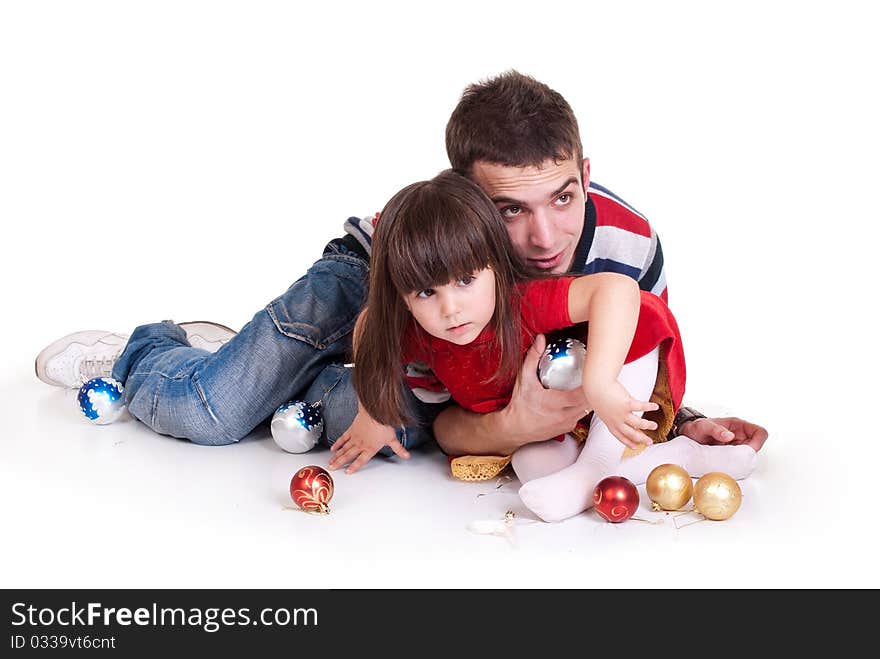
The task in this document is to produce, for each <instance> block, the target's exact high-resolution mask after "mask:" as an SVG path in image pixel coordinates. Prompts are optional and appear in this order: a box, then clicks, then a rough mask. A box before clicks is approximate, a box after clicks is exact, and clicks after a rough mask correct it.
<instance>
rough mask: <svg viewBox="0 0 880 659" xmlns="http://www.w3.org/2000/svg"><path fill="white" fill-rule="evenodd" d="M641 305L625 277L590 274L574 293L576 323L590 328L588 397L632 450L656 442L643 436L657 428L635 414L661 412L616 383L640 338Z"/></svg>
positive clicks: (571, 312)
mask: <svg viewBox="0 0 880 659" xmlns="http://www.w3.org/2000/svg"><path fill="white" fill-rule="evenodd" d="M640 306H641V294H640V292H639V285H638V283H637V282H636V281H635V280H634V279H632V278H630V277H627V276H626V275H620V274H616V273H611V272H605V273H598V274H594V275H586V276H584V277H578V278H577V279H575V280H574V281H573V282H572V283H571V287H570V288H569V293H568V313H569V316H571V320H572V322H573V323H580V322H584V321H589V323H590V327H589V333H588V335H587V354H586V357H585V358H584V370H583V390H584V394H585V395H586V397H587V401H588V402H589V405H590V406H591V407H592V408H593V409H594V411H595V412H596V414H598V415H599V418H600V419H602V421H604V422H605V425H606V426H607V427H608V429H609V430H610V431H611V432H612V434H613V435H614V436H615V437H616V438H617V439H618V440H620V441H621V442H622V443H624V444H626V445H627V446H629V447H630V448H637V447H638V446H639V445H641V444H650V443H651V438H650V437H648V436H647V435H646V434H644V433H643V432H641V431H642V430H648V429H653V428H654V427H655V426H656V424H654V423H653V422H651V421H646V420H644V419H642V418H640V417H638V416H636V415H635V414H633V412H647V411H649V410H654V409H657V405H656V403H649V402H642V401H637V400H635V399H634V398H632V397H631V396H630V395H629V393H628V392H627V391H626V389H624V387H623V385H621V384H620V383H619V382H618V381H617V378H618V376H619V375H620V369H621V368H622V367H623V364H624V362H625V361H626V356H627V353H628V352H629V348H630V345H631V344H632V340H633V336H634V335H635V331H636V326H637V325H638V320H639V308H640Z"/></svg>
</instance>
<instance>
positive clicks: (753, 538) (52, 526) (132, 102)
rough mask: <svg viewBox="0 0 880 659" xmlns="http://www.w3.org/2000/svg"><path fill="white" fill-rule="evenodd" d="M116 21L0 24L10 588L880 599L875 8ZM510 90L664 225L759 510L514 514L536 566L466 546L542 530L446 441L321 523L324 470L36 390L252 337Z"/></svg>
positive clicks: (712, 385)
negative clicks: (59, 349)
mask: <svg viewBox="0 0 880 659" xmlns="http://www.w3.org/2000/svg"><path fill="white" fill-rule="evenodd" d="M123 4H124V3H113V5H112V6H113V10H112V11H111V10H109V9H108V6H109V5H108V3H94V2H93V3H76V4H75V5H74V4H73V3H64V2H55V3H52V8H51V17H52V20H47V16H48V15H50V14H48V13H47V10H46V7H45V6H44V5H45V3H40V4H36V3H0V57H2V58H3V59H4V61H10V62H13V61H14V62H15V63H16V64H15V66H10V67H5V68H4V69H3V70H2V71H0V87H2V89H3V90H4V92H5V96H4V99H5V98H8V99H10V101H9V102H4V103H3V104H0V144H2V145H3V148H2V150H0V180H2V182H3V184H2V185H0V218H2V220H3V226H4V228H5V233H4V238H3V239H4V243H3V246H4V247H5V248H6V249H5V250H4V253H3V258H2V259H0V281H2V282H3V290H2V293H3V295H2V304H3V322H2V323H0V538H2V540H0V587H26V588H39V587H52V586H56V587H64V586H70V587H77V586H82V587H136V586H140V587H164V586H169V587H198V586H206V587H223V586H228V587H239V586H241V587H244V586H252V587H266V588H269V587H315V588H337V587H344V586H352V587H391V586H400V587H423V586H437V587H460V586H475V587H482V586H526V587H541V586H545V587H566V586H583V587H590V586H609V587H610V586H624V587H635V586H646V587H659V586H672V587H701V586H707V587H710V586H729V587H743V586H754V587H760V586H766V587H783V586H792V587H799V586H819V587H824V586H828V587H831V586H835V587H853V586H865V587H873V588H877V587H880V570H878V563H880V561H878V556H880V540H878V538H880V533H878V523H877V521H876V519H875V517H876V516H875V514H874V510H875V508H876V501H877V487H876V483H877V480H878V478H877V477H878V472H880V459H878V458H880V432H878V430H877V423H876V421H875V419H874V416H873V413H872V412H871V410H872V409H876V408H877V400H876V399H877V392H878V386H877V375H876V374H877V373H878V372H880V359H878V353H877V350H876V348H875V347H874V346H875V345H876V334H877V329H876V328H877V324H876V321H875V320H874V316H875V315H876V311H875V307H876V302H873V303H872V302H871V300H875V301H876V298H877V286H876V281H877V277H876V270H877V266H876V263H877V255H876V245H877V244H878V243H880V230H878V222H877V221H876V215H877V211H876V208H877V200H876V194H875V191H876V189H877V180H878V173H877V158H876V155H875V154H876V153H878V152H880V132H878V125H880V124H878V122H877V117H878V116H880V105H878V99H880V96H878V94H876V92H875V91H873V90H874V87H873V86H872V85H870V84H865V81H866V80H872V79H875V78H876V72H875V70H874V68H875V67H873V66H872V65H871V64H870V63H871V62H876V61H877V60H878V52H877V51H878V47H877V44H878V40H877V39H876V35H875V34H874V32H875V30H874V25H875V22H874V21H871V20H868V14H867V12H866V11H865V10H864V9H863V8H862V7H861V6H860V5H859V4H857V3H839V4H841V5H842V6H837V5H836V6H835V11H834V12H833V13H830V12H828V11H825V10H824V8H822V7H821V6H820V5H817V6H816V7H809V6H806V7H799V10H798V13H797V16H796V17H793V14H792V12H791V11H790V10H789V9H788V8H787V7H786V6H785V5H783V4H778V3H761V4H760V6H758V5H757V4H756V5H755V6H754V7H751V6H744V5H748V4H749V3H739V4H737V6H736V11H732V10H727V9H724V8H721V9H706V10H703V9H700V10H699V11H695V8H694V7H692V6H690V3H680V4H681V6H678V7H671V6H669V5H670V3H663V4H662V5H661V4H660V3H648V2H645V3H637V4H638V6H637V7H634V6H633V3H626V4H625V5H624V4H619V5H618V4H614V3H584V2H580V3H563V4H565V5H566V7H565V16H566V21H565V22H566V25H571V26H575V29H574V31H573V34H576V35H582V34H585V33H589V38H586V39H585V38H581V37H580V36H576V37H575V38H563V39H560V38H559V37H558V35H557V31H555V30H540V29H539V30H533V31H532V32H533V34H531V33H530V34H529V35H528V39H529V47H528V48H518V47H516V45H514V44H516V42H514V41H511V45H510V46H509V47H503V46H504V45H506V44H502V47H499V42H498V40H497V39H486V26H491V30H492V33H493V34H520V33H521V32H522V24H523V16H524V15H525V14H523V12H522V11H519V10H515V11H511V6H513V5H516V4H517V3H510V2H482V3H469V5H468V13H467V20H462V13H461V12H460V11H455V10H454V8H453V9H452V10H451V11H433V12H432V13H431V15H430V20H431V25H432V27H433V28H434V29H432V30H430V31H425V30H424V29H423V24H424V23H425V16H422V15H419V14H417V13H416V14H414V13H413V12H403V13H401V12H399V11H397V9H396V7H394V6H392V3H383V2H382V1H381V0H379V1H378V2H372V3H370V4H369V5H365V4H364V3H350V4H351V5H352V6H351V7H350V8H348V9H346V10H345V11H343V12H340V10H339V6H338V3H333V4H332V5H329V4H328V5H327V6H326V7H325V6H324V5H319V4H317V3H313V6H310V7H307V8H304V7H303V6H302V3H300V4H296V5H294V4H293V3H276V4H273V3H261V4H265V5H266V6H265V7H262V8H260V9H252V8H251V7H250V5H249V6H248V10H247V11H244V10H242V9H241V7H239V6H237V5H234V4H232V3H229V5H228V6H226V5H224V6H223V7H219V6H217V4H218V3H203V2H194V1H178V2H174V3H154V4H156V8H155V11H151V12H150V13H149V15H147V14H146V13H145V12H143V11H141V10H140V9H138V8H136V6H135V5H134V4H133V3H130V6H122V5H123ZM453 4H454V3H453ZM525 4H526V5H528V7H527V9H528V10H529V12H531V13H528V16H529V18H531V19H532V21H531V22H532V23H534V24H535V25H543V22H542V21H546V16H543V15H542V12H543V13H544V14H546V13H547V12H546V11H545V10H544V9H543V8H542V7H541V6H540V4H539V3H525ZM672 4H675V3H672ZM704 4H705V3H704ZM777 4H778V6H776V5H777ZM848 4H851V5H852V6H847V5H848ZM618 6H619V7H620V8H619V9H618ZM700 7H702V5H700ZM206 10H207V11H206ZM340 15H345V16H346V17H347V18H348V19H349V20H344V21H341V20H339V16H340ZM206 16H209V17H210V28H211V29H205V25H206V24H205V17H206ZM554 18H555V16H554ZM597 25H598V26H602V28H601V29H588V30H587V31H586V32H585V31H584V30H583V29H581V26H586V27H587V28H590V26H597ZM695 25H698V26H699V29H694V26H695ZM793 26H794V28H796V29H793ZM450 34H455V35H456V39H457V42H460V43H467V44H468V47H467V48H464V49H457V52H452V51H451V50H450V45H449V35H450ZM291 35H295V38H291ZM157 43H158V44H161V48H156V47H155V46H156V44H157ZM743 44H748V48H743ZM819 46H821V47H819ZM453 50H454V49H453ZM401 53H406V56H405V57H401ZM695 54H697V56H695ZM511 67H515V68H517V69H518V70H520V71H522V72H524V73H527V74H530V75H533V76H535V77H536V78H538V79H539V80H543V81H544V82H546V83H548V84H550V85H551V86H552V87H553V88H554V89H557V90H558V91H559V92H560V93H562V94H563V95H564V96H565V97H566V99H567V100H568V101H569V103H570V104H571V106H572V108H573V109H574V111H575V113H576V115H577V116H578V120H579V122H580V130H581V134H582V139H583V143H584V148H585V153H586V154H587V155H589V157H590V159H591V172H592V178H593V180H594V181H596V182H598V183H600V184H602V185H605V186H608V187H609V188H610V189H612V190H613V191H614V192H615V193H616V194H619V195H621V196H622V197H623V198H624V199H626V200H627V201H628V202H630V203H632V204H634V206H635V207H636V208H638V209H639V211H640V212H643V213H645V214H646V215H647V217H648V218H650V220H651V223H652V226H653V227H654V228H655V229H656V230H657V231H658V234H659V235H660V236H661V240H662V244H663V252H664V255H665V258H666V264H667V277H668V282H669V286H670V304H671V307H672V309H673V311H674V312H675V314H676V317H677V319H678V323H679V326H680V328H681V330H682V336H683V339H684V345H685V351H686V353H687V360H688V391H687V394H686V396H685V401H686V402H687V403H688V404H691V405H695V406H697V407H700V408H701V409H703V410H704V411H707V412H713V411H714V412H716V413H717V412H725V411H727V410H729V411H730V412H731V413H736V414H738V415H740V416H743V417H745V418H748V419H751V420H754V421H756V422H760V423H763V424H764V425H766V427H767V428H768V429H769V430H770V433H771V437H770V440H769V441H768V443H767V445H766V446H765V448H764V450H763V451H762V452H761V453H760V455H759V462H758V467H757V470H756V472H755V473H754V474H753V475H752V476H751V477H750V478H748V479H747V480H745V481H743V482H742V484H741V485H742V488H743V491H744V500H743V503H742V507H741V509H740V510H739V512H737V513H736V515H735V516H734V517H732V518H731V519H729V520H727V521H724V522H718V523H710V522H700V523H696V524H693V525H691V526H687V527H685V528H682V529H676V528H675V527H674V526H672V525H671V523H669V521H668V519H667V518H666V517H665V516H661V517H662V518H664V519H665V521H666V522H667V523H665V524H663V525H656V526H652V525H648V524H645V523H640V522H635V521H631V522H626V523H624V524H620V525H611V524H607V523H605V522H602V521H600V520H599V518H598V517H597V516H596V515H595V514H594V513H589V514H584V515H581V516H578V517H577V518H575V519H571V520H569V521H567V522H564V523H561V524H557V525H548V524H542V523H532V524H521V525H520V526H518V527H517V531H516V535H517V544H516V546H515V547H514V546H511V545H510V544H509V543H508V542H507V540H505V539H504V538H500V537H486V536H478V535H475V534H473V533H471V532H469V531H468V530H467V525H468V523H469V522H472V521H474V520H478V519H486V518H492V517H495V518H500V517H501V516H502V515H503V513H504V511H505V510H507V509H513V510H515V511H516V513H517V514H518V516H519V519H520V520H522V521H525V520H526V518H527V516H526V515H525V514H524V512H523V510H522V509H521V507H520V506H519V505H518V500H517V495H516V483H515V482H512V483H507V484H505V485H504V486H503V487H502V488H500V489H499V490H495V489H493V487H492V485H491V484H488V485H487V484H473V483H462V482H457V481H454V480H452V479H451V478H450V477H449V475H448V473H447V465H446V463H445V461H444V458H443V456H442V455H441V454H439V453H438V452H430V453H424V454H418V455H416V456H414V457H413V459H412V460H411V461H410V462H409V463H398V462H393V461H379V460H377V461H375V462H374V463H371V464H370V465H369V467H368V468H367V469H364V470H363V471H362V472H359V473H357V474H355V475H353V476H345V475H344V474H338V475H337V476H336V494H335V496H334V498H333V500H332V502H331V505H332V513H331V514H330V515H329V516H328V517H318V516H311V515H307V514H305V513H301V512H298V511H296V510H290V508H292V506H293V504H292V502H291V501H290V500H289V496H288V493H287V489H288V482H289V480H290V478H291V476H292V475H293V473H294V472H295V471H296V469H297V468H298V467H299V466H301V465H304V464H308V463H317V464H326V461H327V455H328V454H327V453H321V452H316V453H314V454H309V455H305V456H295V455H289V454H286V453H283V452H282V451H281V450H280V449H278V448H276V446H275V444H274V443H273V442H272V440H271V439H270V438H269V437H268V435H267V434H265V433H264V434H263V436H261V437H253V438H250V439H248V440H246V441H244V442H242V443H241V444H239V445H236V446H231V447H225V448H201V447H198V446H193V445H190V444H188V443H186V442H183V441H177V440H173V439H168V438H165V437H160V436H157V435H154V434H153V433H151V432H149V431H147V430H146V429H145V428H144V427H142V426H141V425H139V424H138V423H137V422H134V421H128V422H119V423H117V424H115V425H112V426H108V427H99V426H92V425H90V424H89V423H88V422H87V421H86V420H85V419H84V418H82V417H81V416H80V414H79V412H78V409H77V405H76V402H75V392H73V391H69V392H65V391H60V390H53V389H51V388H49V387H47V386H45V385H43V384H42V383H40V382H39V381H37V380H36V378H35V377H34V375H33V358H34V355H36V353H37V352H38V351H39V350H40V349H41V348H42V347H44V346H45V345H47V344H48V343H50V342H51V341H53V340H55V339H57V338H59V337H60V336H63V335H64V334H66V333H68V332H72V331H75V330H81V329H108V330H116V331H123V332H129V331H131V330H132V329H133V328H134V327H135V326H137V325H139V324H142V323H147V322H155V321H157V320H160V319H163V318H173V319H175V320H178V321H186V320H200V319H209V320H216V321H219V322H222V323H224V324H227V325H229V326H231V327H235V328H238V327H241V326H242V325H243V324H244V323H245V322H246V321H247V320H249V319H250V317H251V315H252V314H253V313H254V312H255V311H257V310H258V309H260V308H261V307H262V306H263V305H265V304H266V303H267V302H269V301H270V300H271V299H272V298H273V297H274V296H276V295H279V294H280V293H282V292H283V291H284V290H285V288H286V287H287V286H288V285H289V284H290V283H291V282H292V281H293V280H294V279H295V278H296V277H299V276H300V275H301V274H302V273H304V272H305V270H306V268H307V267H308V266H309V265H310V264H311V263H312V262H313V261H314V259H315V258H317V257H318V255H319V254H320V252H321V249H322V248H323V246H324V244H325V243H326V241H327V240H329V239H330V238H333V237H336V236H338V235H340V234H339V232H340V228H341V225H342V222H343V220H344V218H346V217H348V216H349V215H352V214H359V215H361V216H364V215H371V214H372V213H374V212H376V211H378V210H381V208H382V207H383V205H384V204H385V202H386V201H387V200H388V199H389V198H390V197H391V195H392V194H394V193H395V192H396V191H397V190H399V189H400V188H401V187H403V186H404V185H407V184H409V183H412V182H413V181H416V180H421V179H426V178H429V177H431V176H434V175H435V174H436V173H437V172H438V171H439V170H440V169H442V168H444V167H445V166H446V165H447V158H446V155H445V151H444V148H443V145H444V140H443V135H444V127H445V126H446V123H447V120H448V118H449V113H450V112H451V110H452V108H453V107H454V105H455V103H456V102H457V100H458V98H459V96H460V94H461V92H462V90H463V89H464V87H465V86H466V85H467V84H469V83H471V82H474V81H476V80H479V79H482V78H484V77H488V76H492V75H495V74H497V73H500V72H502V71H504V70H506V69H508V68H511ZM426 72H430V75H426ZM695 80H697V81H699V84H694V81H695ZM108 81H112V84H108ZM646 99H648V101H649V102H646ZM715 403H717V404H715ZM722 404H723V405H724V406H726V407H725V408H724V409H722V408H721V405H722ZM481 494H485V495H486V496H480V495H481ZM642 515H643V516H649V515H650V513H649V512H647V511H643V512H642Z"/></svg>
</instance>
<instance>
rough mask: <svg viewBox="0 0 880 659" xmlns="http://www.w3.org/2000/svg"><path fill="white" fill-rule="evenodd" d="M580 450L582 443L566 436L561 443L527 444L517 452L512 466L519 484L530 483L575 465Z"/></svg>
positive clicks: (552, 440)
mask: <svg viewBox="0 0 880 659" xmlns="http://www.w3.org/2000/svg"><path fill="white" fill-rule="evenodd" d="M580 450H581V445H580V442H578V441H577V440H576V439H575V438H574V437H572V436H571V435H566V436H565V439H563V440H562V441H561V442H558V441H556V440H555V439H548V440H547V441H544V442H534V443H533V444H526V445H525V446H523V447H521V448H519V449H517V450H516V452H515V453H514V454H513V458H512V459H511V461H510V464H511V466H512V467H513V471H514V472H515V473H516V477H517V478H518V479H519V482H520V483H528V482H529V481H533V480H535V479H536V478H541V477H542V476H549V475H550V474H554V473H556V472H557V471H559V470H560V469H564V468H565V467H568V466H569V465H571V464H573V463H574V461H575V460H577V457H578V453H580Z"/></svg>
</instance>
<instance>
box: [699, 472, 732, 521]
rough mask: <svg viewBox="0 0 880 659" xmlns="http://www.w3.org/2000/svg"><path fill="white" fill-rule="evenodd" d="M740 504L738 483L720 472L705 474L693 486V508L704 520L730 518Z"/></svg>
mask: <svg viewBox="0 0 880 659" xmlns="http://www.w3.org/2000/svg"><path fill="white" fill-rule="evenodd" d="M741 502H742V490H741V489H739V483H737V482H736V481H735V480H733V478H731V477H730V476H728V475H727V474H722V473H721V472H720V471H713V472H710V473H708V474H705V475H704V476H703V477H702V478H699V479H698V480H697V482H696V484H695V485H694V507H695V508H696V509H697V511H698V512H699V513H700V514H702V515H703V517H705V518H706V519H714V520H722V519H727V518H728V517H732V516H733V514H734V513H735V512H736V511H737V510H738V509H739V504H740V503H741Z"/></svg>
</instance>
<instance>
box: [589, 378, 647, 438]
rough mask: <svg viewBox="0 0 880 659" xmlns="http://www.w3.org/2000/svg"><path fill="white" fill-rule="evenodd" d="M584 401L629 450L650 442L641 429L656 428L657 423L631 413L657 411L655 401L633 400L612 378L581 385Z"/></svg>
mask: <svg viewBox="0 0 880 659" xmlns="http://www.w3.org/2000/svg"><path fill="white" fill-rule="evenodd" d="M584 393H586V395H587V401H588V402H589V404H590V406H591V407H592V408H593V410H594V411H595V413H596V414H597V415H598V416H599V418H600V419H602V422H603V423H604V424H605V425H606V426H607V427H608V430H610V431H611V434H612V435H614V436H615V437H616V438H617V439H618V440H620V441H621V442H622V443H623V444H625V445H626V446H628V447H630V448H631V449H637V448H640V447H641V446H642V445H643V444H646V445H649V446H650V445H651V443H652V441H651V438H650V437H648V436H647V435H646V434H645V433H643V432H642V430H656V428H657V424H656V423H654V422H653V421H648V420H647V419H643V418H641V417H639V416H636V415H635V414H633V412H650V411H653V410H656V409H657V408H658V407H659V405H657V403H650V402H643V401H640V400H636V399H635V398H633V397H632V396H630V395H629V392H628V391H627V390H626V389H625V388H624V386H623V385H622V384H620V382H618V381H617V380H613V381H612V382H610V383H607V384H605V385H601V386H590V387H586V386H585V387H584Z"/></svg>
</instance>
